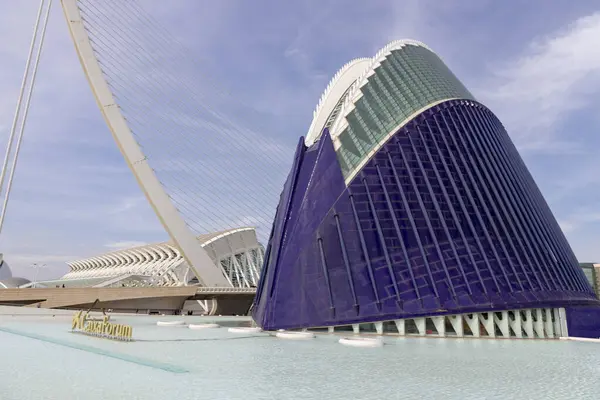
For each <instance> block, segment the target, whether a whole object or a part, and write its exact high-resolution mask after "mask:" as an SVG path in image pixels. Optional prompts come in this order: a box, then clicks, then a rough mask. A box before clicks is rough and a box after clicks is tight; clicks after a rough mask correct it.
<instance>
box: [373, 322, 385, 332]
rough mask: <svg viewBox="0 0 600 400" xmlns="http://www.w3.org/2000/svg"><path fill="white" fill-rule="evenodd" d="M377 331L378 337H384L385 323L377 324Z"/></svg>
mask: <svg viewBox="0 0 600 400" xmlns="http://www.w3.org/2000/svg"><path fill="white" fill-rule="evenodd" d="M375 330H376V331H377V334H378V335H383V322H375Z"/></svg>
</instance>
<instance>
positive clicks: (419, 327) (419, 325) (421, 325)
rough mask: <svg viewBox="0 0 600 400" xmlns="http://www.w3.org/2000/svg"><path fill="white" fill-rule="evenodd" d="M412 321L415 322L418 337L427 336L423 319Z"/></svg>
mask: <svg viewBox="0 0 600 400" xmlns="http://www.w3.org/2000/svg"><path fill="white" fill-rule="evenodd" d="M413 321H415V325H416V326H417V330H418V331H419V335H420V336H425V335H426V334H427V331H426V330H425V318H415V319H413Z"/></svg>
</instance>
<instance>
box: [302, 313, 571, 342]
mask: <svg viewBox="0 0 600 400" xmlns="http://www.w3.org/2000/svg"><path fill="white" fill-rule="evenodd" d="M567 321H568V318H567V313H566V311H565V309H564V308H534V309H521V310H507V311H497V312H480V313H468V314H455V315H440V316H432V317H420V318H406V319H397V320H393V321H377V322H365V323H360V324H353V325H342V326H328V327H322V328H310V329H308V330H309V331H327V332H329V333H337V332H340V333H341V332H353V333H354V334H374V335H398V336H429V337H456V338H462V337H473V338H504V339H558V338H560V337H566V336H568V334H569V329H568V327H567Z"/></svg>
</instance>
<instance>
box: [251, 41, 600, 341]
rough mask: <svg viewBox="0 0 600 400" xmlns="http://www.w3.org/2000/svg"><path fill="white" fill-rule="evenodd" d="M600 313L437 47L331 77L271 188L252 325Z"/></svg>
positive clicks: (406, 49) (518, 166)
mask: <svg viewBox="0 0 600 400" xmlns="http://www.w3.org/2000/svg"><path fill="white" fill-rule="evenodd" d="M598 305H599V301H598V299H597V298H596V296H595V294H594V292H593V289H592V288H591V286H590V285H589V283H588V281H587V280H586V277H585V276H584V274H583V272H582V270H581V268H579V267H578V262H577V259H576V258H575V256H574V254H573V251H572V250H571V248H570V246H569V244H568V243H567V240H566V239H565V236H564V235H563V233H562V231H561V229H560V227H559V226H558V224H557V222H556V220H555V218H554V216H553V215H552V212H551V211H550V209H549V207H548V205H547V204H546V202H545V200H544V198H543V196H542V194H541V193H540V190H539V189H538V187H537V186H536V184H535V182H534V180H533V179H532V176H531V175H530V173H529V172H528V170H527V168H526V166H525V164H524V163H523V160H522V159H521V157H520V156H519V153H518V152H517V149H516V148H515V146H514V145H513V143H512V142H511V140H510V138H509V136H508V134H507V132H506V131H505V129H504V127H503V126H502V124H501V123H500V121H499V120H498V118H497V117H496V116H495V115H494V114H493V113H492V112H491V111H490V110H489V109H487V108H486V107H485V106H484V105H483V104H481V103H479V102H478V101H477V100H476V99H475V98H474V97H473V96H472V94H471V93H470V92H469V91H468V90H467V89H466V88H465V87H464V86H463V85H462V83H461V82H460V81H459V80H458V79H457V78H456V77H455V76H454V75H453V73H452V72H451V71H450V70H449V69H448V68H447V67H446V66H445V64H444V63H443V62H442V61H441V60H440V59H439V57H438V56H437V55H436V54H435V53H433V52H432V51H431V50H430V49H428V48H427V47H426V46H425V45H423V44H422V43H419V42H414V41H396V42H392V43H390V44H389V45H388V46H386V47H384V48H383V49H382V50H381V51H379V52H378V54H377V55H376V56H375V57H374V58H366V59H357V60H354V61H352V62H350V63H349V64H347V65H346V66H344V67H343V68H342V69H341V70H340V71H339V72H338V73H337V74H336V75H335V77H334V78H333V80H332V82H331V83H330V85H329V86H328V88H327V89H326V91H325V93H324V94H323V96H322V98H321V100H320V101H319V105H318V106H317V109H316V111H315V114H314V119H313V123H312V125H311V128H310V130H309V132H308V134H307V135H306V138H301V139H300V141H299V143H298V146H297V151H296V155H295V159H294V163H293V167H292V170H291V172H290V174H289V176H288V179H287V181H286V183H285V187H284V189H283V192H282V194H281V199H280V203H279V206H278V209H277V215H276V219H275V222H274V225H273V229H272V232H271V237H270V239H269V244H268V247H267V250H266V254H265V265H264V268H263V273H262V277H261V281H260V284H259V287H258V290H257V295H256V299H255V304H254V308H253V316H254V319H255V321H256V322H257V323H258V324H259V325H260V326H262V327H263V328H264V329H269V330H271V329H299V328H318V327H334V326H343V325H352V324H361V323H367V322H369V323H371V322H373V323H377V322H382V321H397V320H406V319H411V318H412V319H414V318H422V317H433V316H445V315H446V316H450V315H459V314H460V315H471V314H473V313H491V314H490V315H491V316H492V317H493V316H494V313H501V312H505V313H508V312H509V310H510V313H511V314H510V316H511V317H510V318H513V319H514V315H515V312H516V313H517V314H518V315H519V316H520V315H521V314H520V311H519V310H536V309H543V310H554V309H563V313H564V310H567V318H565V319H566V320H568V319H569V318H570V319H573V318H575V319H577V318H578V317H577V315H579V314H578V312H579V311H578V310H585V312H583V314H585V315H588V314H589V313H590V312H591V313H595V312H596V307H597V306H598ZM515 310H516V311H515ZM569 310H572V311H569ZM569 313H570V314H569ZM586 313H587V314H586ZM583 314H581V315H583ZM498 315H499V317H498V318H500V320H501V319H502V315H501V314H498ZM506 315H507V316H508V315H509V314H506ZM528 315H531V314H528ZM533 315H534V319H535V315H536V314H535V312H534V313H533ZM544 315H545V316H544ZM554 315H557V316H558V314H556V313H554V314H553V313H550V312H549V313H548V314H543V315H542V314H541V313H540V314H539V317H538V320H539V323H540V324H542V323H546V321H550V322H548V323H552V321H554V319H555V317H554ZM523 318H526V317H525V314H523ZM556 318H558V317H556ZM512 322H513V321H512V320H511V323H512ZM533 323H535V321H533ZM507 324H508V322H507ZM519 324H520V322H519ZM570 324H571V323H570ZM571 325H572V326H573V327H574V328H573V329H577V328H576V326H577V324H576V323H575V324H571ZM580 325H581V324H580ZM584 325H585V324H584ZM506 326H508V325H506ZM519 326H520V325H519ZM540 326H542V325H540ZM557 326H558V325H557ZM511 327H512V329H513V330H514V329H515V328H514V327H513V325H511ZM550 328H551V327H549V329H550ZM459 329H462V328H460V327H459ZM477 329H479V328H477ZM516 329H517V330H520V329H521V328H516ZM585 329H588V330H589V329H591V330H594V329H596V328H595V327H591V328H590V327H589V326H587V327H586V328H585ZM550 330H551V329H550ZM599 331H600V329H599ZM582 335H583V334H582ZM516 336H519V335H516Z"/></svg>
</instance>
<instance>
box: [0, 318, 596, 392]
mask: <svg viewBox="0 0 600 400" xmlns="http://www.w3.org/2000/svg"><path fill="white" fill-rule="evenodd" d="M21 310H24V309H21ZM16 312H18V313H19V314H18V315H15V313H16ZM23 312H28V313H29V314H23ZM53 315H54V316H53ZM71 315H72V313H70V312H68V313H65V312H60V311H56V312H55V311H50V312H49V313H48V310H32V309H27V311H18V310H17V309H14V308H2V307H0V399H1V400H21V399H32V400H33V399H36V400H37V399H60V400H62V399H85V400H88V399H89V400H95V399H111V400H112V399H115V400H116V399H160V400H168V399H178V400H179V399H181V400H183V399H206V400H208V399H232V400H233V399H245V400H249V399H276V400H282V399H302V400H312V399H328V400H330V399H429V398H438V399H451V400H452V399H461V400H466V399H477V400H481V399H503V400H506V399H544V400H551V399H580V400H585V399H590V400H591V399H594V400H597V399H600V344H597V343H578V342H565V341H530V340H487V339H479V340H478V339H435V338H393V337H386V338H385V346H383V347H380V348H349V347H345V346H342V345H340V344H338V343H337V340H338V339H339V336H333V335H327V334H324V335H318V336H317V338H316V339H314V340H309V341H286V340H281V339H277V338H275V337H272V336H269V335H267V334H259V335H247V334H243V335H240V334H233V333H229V332H227V329H224V328H219V329H206V330H190V329H186V328H181V327H158V326H156V322H157V321H159V320H168V319H174V318H175V317H153V316H152V317H149V316H126V315H113V317H112V321H111V322H114V323H122V324H129V325H132V326H133V333H134V337H135V339H136V341H135V342H131V343H122V342H115V341H109V340H106V339H100V338H95V337H88V336H84V335H80V334H74V333H71V332H70V327H71V325H70V323H71ZM176 318H177V319H182V318H183V319H185V320H186V322H188V323H206V322H216V323H219V324H221V325H222V326H238V325H248V323H249V319H248V318H244V317H239V318H227V317H222V318H210V319H209V318H206V317H176Z"/></svg>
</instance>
